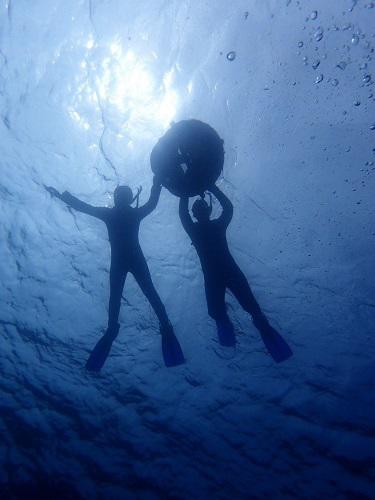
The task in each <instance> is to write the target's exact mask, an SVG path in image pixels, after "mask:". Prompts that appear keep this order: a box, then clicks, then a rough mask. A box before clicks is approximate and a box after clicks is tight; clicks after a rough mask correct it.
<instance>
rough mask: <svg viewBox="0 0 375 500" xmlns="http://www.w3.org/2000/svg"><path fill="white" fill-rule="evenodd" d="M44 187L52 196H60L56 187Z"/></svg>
mask: <svg viewBox="0 0 375 500" xmlns="http://www.w3.org/2000/svg"><path fill="white" fill-rule="evenodd" d="M44 187H45V189H46V190H47V191H48V192H49V194H50V195H51V196H52V197H55V198H61V193H59V192H58V191H57V189H55V188H54V187H52V186H44Z"/></svg>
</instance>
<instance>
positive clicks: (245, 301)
mask: <svg viewBox="0 0 375 500" xmlns="http://www.w3.org/2000/svg"><path fill="white" fill-rule="evenodd" d="M226 276H227V279H226V282H227V287H228V288H229V290H230V291H231V292H232V293H233V295H234V296H235V297H236V299H237V300H238V302H239V303H240V305H241V306H242V307H243V309H244V310H245V311H247V312H248V313H250V314H251V315H252V317H253V319H254V323H255V324H261V323H264V324H268V322H267V319H266V318H265V316H264V314H263V313H262V311H261V309H260V306H259V304H258V302H257V301H256V299H255V297H254V295H253V292H252V291H251V288H250V285H249V283H248V281H247V279H246V276H245V275H244V273H243V272H242V271H241V269H240V268H239V267H238V266H237V264H233V265H232V266H231V267H230V268H228V269H227V272H226Z"/></svg>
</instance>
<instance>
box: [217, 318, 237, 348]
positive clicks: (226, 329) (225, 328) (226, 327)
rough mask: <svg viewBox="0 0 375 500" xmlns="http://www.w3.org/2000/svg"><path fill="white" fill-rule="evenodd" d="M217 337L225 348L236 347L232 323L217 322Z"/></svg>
mask: <svg viewBox="0 0 375 500" xmlns="http://www.w3.org/2000/svg"><path fill="white" fill-rule="evenodd" d="M216 326H217V337H218V339H219V342H220V344H221V345H222V346H224V347H234V346H235V345H236V336H235V334H234V328H233V325H232V323H231V322H230V321H229V319H228V320H220V321H216Z"/></svg>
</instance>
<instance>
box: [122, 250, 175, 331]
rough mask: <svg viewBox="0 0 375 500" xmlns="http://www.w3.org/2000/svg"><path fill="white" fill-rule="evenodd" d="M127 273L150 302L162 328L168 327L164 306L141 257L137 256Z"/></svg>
mask: <svg viewBox="0 0 375 500" xmlns="http://www.w3.org/2000/svg"><path fill="white" fill-rule="evenodd" d="M129 271H130V272H131V273H132V274H133V276H134V278H135V280H136V282H137V283H138V285H139V287H140V289H141V290H142V292H143V293H144V294H145V296H146V298H147V299H148V301H149V302H150V304H151V306H152V308H153V310H154V311H155V314H156V315H157V317H158V319H159V322H160V324H161V325H162V326H165V327H167V326H169V319H168V316H167V312H166V310H165V307H164V304H163V302H162V301H161V299H160V297H159V294H158V292H157V291H156V289H155V287H154V284H153V282H152V279H151V274H150V271H149V268H148V265H147V262H146V259H145V258H144V256H143V255H138V256H137V257H136V258H135V259H134V260H133V262H132V264H131V267H130V269H129Z"/></svg>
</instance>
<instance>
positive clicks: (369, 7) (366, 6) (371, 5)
mask: <svg viewBox="0 0 375 500" xmlns="http://www.w3.org/2000/svg"><path fill="white" fill-rule="evenodd" d="M374 7H375V4H374V2H370V3H366V5H365V8H366V9H373V8H374Z"/></svg>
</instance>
